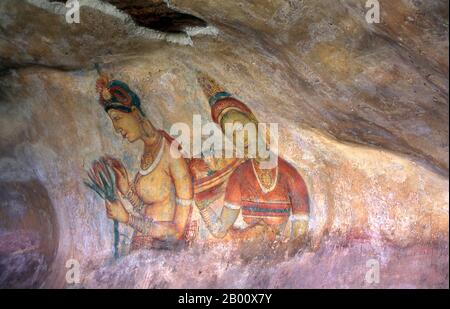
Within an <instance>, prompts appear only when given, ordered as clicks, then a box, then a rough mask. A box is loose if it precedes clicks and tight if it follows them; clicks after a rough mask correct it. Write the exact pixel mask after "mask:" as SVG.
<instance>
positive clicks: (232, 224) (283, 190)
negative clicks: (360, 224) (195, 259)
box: [197, 73, 309, 241]
mask: <svg viewBox="0 0 450 309" xmlns="http://www.w3.org/2000/svg"><path fill="white" fill-rule="evenodd" d="M198 81H199V83H200V85H201V86H202V88H203V91H204V93H205V95H206V96H207V97H208V98H209V104H210V106H211V116H212V119H213V120H214V122H216V123H217V124H218V125H220V127H221V128H222V131H223V132H225V127H226V125H227V124H236V123H240V124H242V126H243V127H245V125H247V124H248V123H253V124H254V125H255V127H256V128H257V125H258V121H257V119H256V117H255V116H254V115H253V113H252V112H251V110H250V109H249V108H248V107H247V106H246V105H245V104H244V103H242V102H241V101H239V100H237V99H235V98H233V97H232V96H231V95H230V94H229V93H228V92H226V91H225V90H224V89H223V88H222V87H220V86H219V85H218V84H217V83H216V82H215V81H214V80H213V79H212V78H211V77H209V76H207V75H205V74H203V73H199V75H198ZM257 134H260V132H259V133H257ZM262 140H263V141H264V139H262ZM248 142H249V140H248V139H245V138H244V146H245V147H246V148H248ZM266 143H267V139H266ZM247 150H248V149H247ZM245 154H246V155H247V154H248V151H245ZM265 160H266V159H263V158H262V157H261V156H260V155H259V152H257V153H256V157H247V158H246V160H245V161H244V162H243V163H242V164H241V165H240V166H239V167H238V168H237V169H236V170H234V172H233V173H232V174H231V176H230V178H229V179H228V183H227V186H226V192H225V200H224V205H223V207H222V211H221V213H220V216H218V217H216V215H215V212H214V211H212V209H211V208H210V207H209V205H208V204H207V203H198V202H197V206H198V207H199V210H200V213H201V214H202V217H203V219H204V220H205V222H206V223H207V224H208V226H209V230H210V232H211V233H212V234H213V235H214V236H216V237H218V238H223V237H225V236H226V235H227V234H229V232H236V231H241V233H234V235H235V236H234V237H242V238H247V239H248V238H251V237H254V236H258V237H260V236H263V237H264V238H265V239H267V240H268V241H276V240H277V239H280V238H281V235H282V234H283V233H284V231H285V229H286V226H287V224H288V223H290V225H291V226H290V231H291V235H289V238H290V239H293V240H299V239H303V238H304V237H305V236H306V234H307V231H308V222H309V198H308V192H307V188H306V185H305V182H304V181H303V179H302V177H301V176H300V174H299V173H298V172H297V171H296V169H295V168H294V167H293V166H292V165H290V164H289V163H288V162H286V161H285V160H284V159H282V158H280V157H278V164H276V166H275V168H271V169H265V168H262V167H261V166H263V163H264V161H265ZM239 235H241V236H239Z"/></svg>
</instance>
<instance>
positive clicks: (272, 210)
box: [225, 158, 309, 218]
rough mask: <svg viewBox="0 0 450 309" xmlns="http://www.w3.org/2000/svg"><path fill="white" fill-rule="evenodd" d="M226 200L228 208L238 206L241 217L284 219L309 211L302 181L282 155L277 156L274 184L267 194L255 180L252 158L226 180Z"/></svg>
mask: <svg viewBox="0 0 450 309" xmlns="http://www.w3.org/2000/svg"><path fill="white" fill-rule="evenodd" d="M255 164H257V163H256V162H255ZM225 203H226V204H225V205H227V204H228V205H229V207H240V208H241V209H242V216H243V217H244V218H246V217H259V218H268V217H278V218H280V217H281V218H282V217H286V218H287V217H289V216H290V215H291V214H293V215H302V214H309V198H308V192H307V189H306V185H305V182H304V181H303V179H302V177H301V176H300V174H299V173H298V172H297V171H296V170H295V168H294V167H292V166H291V165H290V164H289V163H288V162H286V161H285V160H283V159H282V158H278V179H277V183H276V186H275V187H274V189H273V190H272V191H270V192H267V193H264V191H263V190H262V188H261V186H260V185H259V183H258V180H257V178H256V175H255V172H254V169H253V165H252V160H247V161H245V162H244V163H242V164H241V165H240V166H239V167H238V168H237V169H236V170H235V171H234V172H233V174H232V175H231V176H230V179H229V180H228V184H227V189H226V193H225ZM230 204H231V205H230Z"/></svg>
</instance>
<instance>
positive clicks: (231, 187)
mask: <svg viewBox="0 0 450 309" xmlns="http://www.w3.org/2000/svg"><path fill="white" fill-rule="evenodd" d="M239 170H240V169H237V170H236V171H234V172H233V174H231V176H230V178H229V179H228V184H227V188H226V190H225V201H224V202H225V203H224V206H225V207H228V208H231V209H240V208H241V205H242V203H241V201H242V200H241V188H240V187H241V185H240V178H241V177H240V173H239Z"/></svg>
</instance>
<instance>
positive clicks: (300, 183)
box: [286, 162, 309, 215]
mask: <svg viewBox="0 0 450 309" xmlns="http://www.w3.org/2000/svg"><path fill="white" fill-rule="evenodd" d="M286 163H287V162H286ZM287 164H288V163H287ZM286 174H287V176H288V181H287V182H288V189H289V199H290V201H291V205H292V214H293V215H309V196H308V190H307V188H306V184H305V181H304V180H303V178H302V177H301V176H300V174H299V173H298V172H297V170H296V169H295V168H294V167H292V166H290V165H289V164H288V165H287V173H286Z"/></svg>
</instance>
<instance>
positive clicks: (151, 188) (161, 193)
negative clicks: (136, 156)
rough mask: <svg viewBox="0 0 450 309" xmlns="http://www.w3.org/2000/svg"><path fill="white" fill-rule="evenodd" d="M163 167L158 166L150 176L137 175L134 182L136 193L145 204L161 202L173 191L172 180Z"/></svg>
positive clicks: (161, 165)
mask: <svg viewBox="0 0 450 309" xmlns="http://www.w3.org/2000/svg"><path fill="white" fill-rule="evenodd" d="M161 163H163V162H161ZM164 165H165V164H160V165H159V166H158V167H157V168H155V170H154V171H152V172H151V173H150V174H148V175H145V176H143V175H139V176H138V177H137V178H136V180H135V188H136V193H137V195H138V196H139V197H140V198H141V199H142V200H143V201H144V202H145V203H146V204H152V203H158V202H163V201H165V200H167V199H168V198H169V196H170V194H171V192H172V191H173V190H174V188H173V184H172V180H171V178H170V176H169V174H168V173H167V172H166V170H165V168H164Z"/></svg>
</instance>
